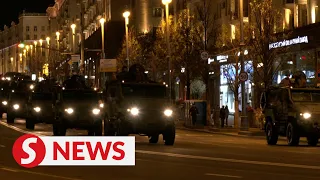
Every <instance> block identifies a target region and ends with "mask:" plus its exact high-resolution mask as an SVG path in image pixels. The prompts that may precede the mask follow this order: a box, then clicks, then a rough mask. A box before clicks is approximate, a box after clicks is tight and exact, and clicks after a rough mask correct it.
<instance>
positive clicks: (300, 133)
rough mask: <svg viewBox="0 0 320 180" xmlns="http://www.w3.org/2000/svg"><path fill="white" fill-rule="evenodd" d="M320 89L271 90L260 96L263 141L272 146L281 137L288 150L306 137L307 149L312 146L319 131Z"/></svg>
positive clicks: (291, 88)
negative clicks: (283, 138) (263, 128)
mask: <svg viewBox="0 0 320 180" xmlns="http://www.w3.org/2000/svg"><path fill="white" fill-rule="evenodd" d="M319 105H320V89H318V88H293V87H274V88H271V89H269V90H267V91H265V92H264V93H262V96H261V106H262V110H263V112H264V116H265V132H266V140H267V143H268V144H269V145H275V144H277V142H278V137H279V136H284V137H286V139H287V143H288V145H290V146H296V145H299V141H300V138H301V137H306V138H307V141H308V145H310V146H316V145H317V144H318V141H319V137H320V131H319V122H320V106H319Z"/></svg>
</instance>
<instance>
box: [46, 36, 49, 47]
mask: <svg viewBox="0 0 320 180" xmlns="http://www.w3.org/2000/svg"><path fill="white" fill-rule="evenodd" d="M46 41H47V45H48V46H49V45H50V37H47V38H46Z"/></svg>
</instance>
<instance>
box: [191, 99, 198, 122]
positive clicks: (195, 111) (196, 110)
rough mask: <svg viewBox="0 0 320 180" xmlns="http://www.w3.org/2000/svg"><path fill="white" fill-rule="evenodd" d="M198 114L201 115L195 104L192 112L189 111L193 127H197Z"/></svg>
mask: <svg viewBox="0 0 320 180" xmlns="http://www.w3.org/2000/svg"><path fill="white" fill-rule="evenodd" d="M197 114H199V111H198V109H197V107H196V104H195V103H193V104H192V106H191V108H190V110H189V115H190V116H191V118H192V125H193V126H195V125H196V122H197Z"/></svg>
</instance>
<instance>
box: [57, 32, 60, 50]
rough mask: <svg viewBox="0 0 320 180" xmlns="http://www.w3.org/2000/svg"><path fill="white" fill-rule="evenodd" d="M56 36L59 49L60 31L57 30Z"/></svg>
mask: <svg viewBox="0 0 320 180" xmlns="http://www.w3.org/2000/svg"><path fill="white" fill-rule="evenodd" d="M56 37H57V49H58V50H59V48H60V47H59V45H60V44H59V41H60V32H59V31H57V32H56Z"/></svg>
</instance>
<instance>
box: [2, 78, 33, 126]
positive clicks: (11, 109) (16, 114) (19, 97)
mask: <svg viewBox="0 0 320 180" xmlns="http://www.w3.org/2000/svg"><path fill="white" fill-rule="evenodd" d="M34 85H35V82H34V81H31V80H23V81H18V82H17V84H16V85H15V87H12V88H13V89H12V91H11V92H9V98H8V105H7V122H8V123H14V120H15V118H23V119H25V118H26V117H27V115H28V99H29V96H30V94H31V92H32V91H33V88H34Z"/></svg>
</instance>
